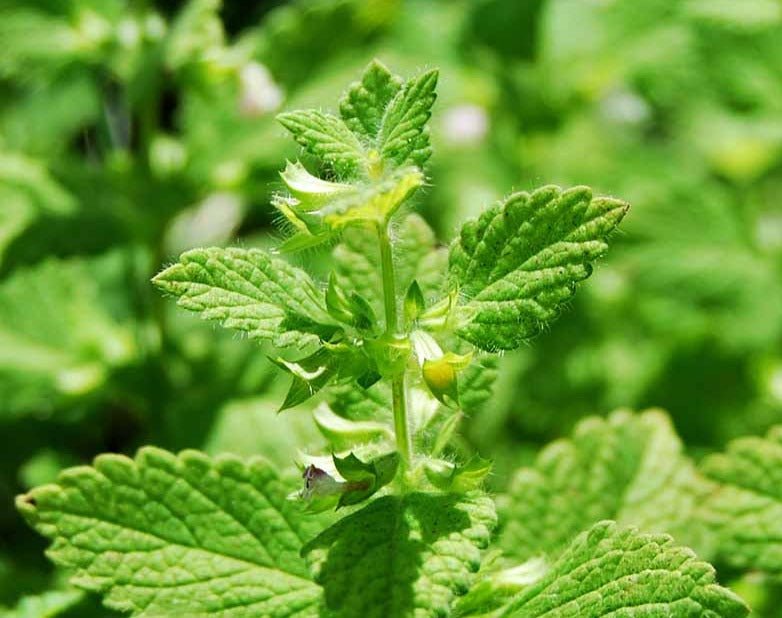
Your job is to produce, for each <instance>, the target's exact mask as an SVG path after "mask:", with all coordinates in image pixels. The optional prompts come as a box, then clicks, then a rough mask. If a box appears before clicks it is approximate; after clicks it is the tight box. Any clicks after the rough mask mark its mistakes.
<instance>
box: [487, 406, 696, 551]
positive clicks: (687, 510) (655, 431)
mask: <svg viewBox="0 0 782 618" xmlns="http://www.w3.org/2000/svg"><path fill="white" fill-rule="evenodd" d="M708 490H709V484H708V483H706V482H705V481H703V480H702V479H701V478H700V477H699V476H698V475H697V473H696V471H695V468H694V466H693V464H692V463H691V462H690V461H689V459H688V458H687V457H686V456H685V455H684V453H683V452H682V444H681V442H680V441H679V439H678V437H677V436H676V434H675V433H674V430H673V428H672V427H671V423H670V420H669V419H668V417H667V416H666V415H665V414H663V413H662V412H659V411H654V410H653V411H649V412H644V413H643V414H638V415H634V414H630V413H628V412H624V411H620V412H615V413H614V414H612V415H611V416H610V417H608V418H607V419H601V418H596V417H593V418H588V419H586V420H584V421H582V422H581V423H579V424H578V425H577V427H576V429H575V431H574V432H573V436H572V438H571V439H569V440H560V441H558V442H554V443H553V444H551V445H549V446H548V447H547V448H545V449H544V450H543V451H542V452H541V453H540V455H538V458H537V460H536V461H535V464H534V466H532V467H530V468H522V469H521V470H519V471H518V472H517V473H516V474H515V475H514V478H513V481H512V482H511V487H510V490H509V492H508V496H507V497H506V498H505V499H504V501H503V504H502V506H501V508H500V516H501V521H503V522H504V529H503V530H502V533H501V536H500V540H499V542H500V545H501V546H502V548H503V549H504V550H505V551H506V552H507V553H508V554H509V555H510V556H512V557H513V558H515V559H519V560H527V559H529V558H532V557H534V556H537V555H540V554H541V553H546V554H550V555H556V554H557V553H558V552H559V551H561V550H562V549H563V548H564V547H565V546H566V545H567V544H568V543H569V542H570V541H571V539H573V537H574V536H575V535H576V534H578V533H579V532H581V531H583V530H586V529H587V528H589V527H590V526H591V525H592V524H594V523H595V522H597V521H600V520H603V519H613V520H616V521H618V522H619V523H620V524H632V525H636V526H639V527H640V528H641V529H643V530H646V531H650V532H667V533H669V534H672V535H673V536H674V537H675V538H676V539H677V541H679V542H682V543H685V544H687V545H690V546H694V547H696V548H698V549H701V548H703V549H706V550H707V549H708V547H707V546H708V544H709V539H708V537H707V536H706V531H705V530H704V529H703V526H701V525H699V523H698V521H697V513H698V509H699V505H700V503H701V501H702V500H703V496H704V494H705V493H707V492H708Z"/></svg>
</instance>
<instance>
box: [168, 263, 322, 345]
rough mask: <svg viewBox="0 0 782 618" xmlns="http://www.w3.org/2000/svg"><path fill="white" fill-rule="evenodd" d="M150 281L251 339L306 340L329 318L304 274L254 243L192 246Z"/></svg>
mask: <svg viewBox="0 0 782 618" xmlns="http://www.w3.org/2000/svg"><path fill="white" fill-rule="evenodd" d="M154 282H155V285H157V286H158V287H159V288H160V289H161V290H163V291H164V292H166V293H168V294H171V295H173V296H176V297H177V298H178V301H177V302H178V304H179V305H180V306H182V307H184V308H185V309H189V310H190V311H195V312H197V313H199V314H201V316H202V317H203V318H204V319H207V320H218V321H220V322H221V323H222V324H223V325H224V326H225V327H226V328H233V329H236V330H240V331H243V332H246V333H248V336H249V337H250V338H251V339H261V340H266V341H273V342H275V343H276V344H277V345H281V346H288V345H297V346H306V345H307V344H308V343H310V342H312V341H313V339H314V338H315V336H316V332H317V331H320V330H325V329H328V328H329V326H330V325H332V324H333V320H332V318H331V317H330V316H329V315H328V313H327V311H326V307H325V305H324V302H323V300H322V299H321V295H320V293H319V291H318V289H317V287H316V286H315V284H314V283H313V282H312V280H311V279H310V278H309V276H308V275H307V274H306V273H305V272H304V271H302V270H300V269H298V268H294V267H292V266H289V265H287V264H286V263H285V262H283V261H282V260H279V259H276V258H274V257H272V256H271V255H269V254H268V253H266V252H265V251H261V250H258V249H249V250H244V249H195V250H193V251H189V252H187V253H184V254H183V255H182V257H181V258H180V262H179V263H178V264H174V265H173V266H171V267H169V268H167V269H166V270H164V271H163V272H161V273H160V274H159V275H157V276H156V277H155V279H154ZM283 336H284V338H283Z"/></svg>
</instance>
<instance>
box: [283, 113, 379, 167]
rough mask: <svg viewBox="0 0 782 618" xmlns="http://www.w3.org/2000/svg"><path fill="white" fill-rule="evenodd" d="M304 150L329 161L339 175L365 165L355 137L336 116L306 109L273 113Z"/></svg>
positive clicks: (362, 153) (361, 149)
mask: <svg viewBox="0 0 782 618" xmlns="http://www.w3.org/2000/svg"><path fill="white" fill-rule="evenodd" d="M277 120H279V122H280V124H282V126H284V127H285V128H286V129H288V131H290V132H291V133H292V134H293V137H294V138H295V139H296V141H297V142H299V144H301V145H302V146H304V148H305V149H306V150H307V152H310V153H311V154H313V155H315V156H316V157H319V158H320V159H322V160H323V161H324V162H325V163H327V164H328V165H330V166H331V167H332V168H333V169H334V171H335V172H336V173H337V174H338V175H339V176H344V177H350V176H353V175H355V174H356V173H357V172H358V171H359V170H361V169H363V167H364V165H365V158H366V156H365V153H364V149H363V147H362V146H361V143H360V142H359V141H358V138H357V137H356V136H355V135H354V134H353V133H352V132H351V130H350V129H349V128H348V127H347V125H346V124H345V123H344V122H343V121H342V120H341V119H340V118H337V117H336V116H332V115H331V114H326V113H324V112H321V111H318V110H314V109H310V110H299V111H293V112H285V113H282V114H279V115H278V116H277Z"/></svg>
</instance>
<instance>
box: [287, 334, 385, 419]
mask: <svg viewBox="0 0 782 618" xmlns="http://www.w3.org/2000/svg"><path fill="white" fill-rule="evenodd" d="M272 362H274V363H275V364H276V365H277V366H278V367H280V368H281V369H283V370H285V371H287V372H288V373H290V374H291V375H292V376H293V382H292V383H291V386H290V389H288V394H287V395H286V397H285V401H284V402H283V404H282V406H280V411H282V410H287V409H288V408H292V407H294V406H297V405H299V404H300V403H303V402H305V401H307V400H308V399H309V398H310V397H312V396H314V395H315V394H317V393H318V391H320V390H321V389H322V388H323V387H325V386H326V385H327V384H329V383H331V382H332V381H338V380H339V381H344V380H350V379H355V380H361V379H362V378H364V377H365V376H367V374H370V375H375V373H376V372H375V371H374V369H373V366H372V363H371V362H369V359H367V357H366V356H365V355H363V354H362V353H361V351H360V350H359V349H354V348H350V347H348V346H346V345H344V344H329V343H327V344H324V346H323V347H321V348H318V350H317V351H315V353H313V354H311V355H310V356H307V357H305V358H302V359H300V360H297V361H287V360H285V359H282V358H276V359H272Z"/></svg>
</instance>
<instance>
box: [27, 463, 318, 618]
mask: <svg viewBox="0 0 782 618" xmlns="http://www.w3.org/2000/svg"><path fill="white" fill-rule="evenodd" d="M288 489H289V488H287V487H285V486H284V484H283V483H282V482H281V481H280V480H279V478H278V477H277V475H276V474H275V473H274V471H273V470H272V469H271V467H270V465H269V464H267V463H265V462H263V461H261V460H253V461H251V462H250V463H249V464H246V465H245V464H243V463H242V462H240V461H239V460H238V459H235V458H231V457H222V458H216V459H210V458H208V457H207V456H205V455H203V454H201V453H197V452H195V451H185V452H183V453H181V454H180V455H179V456H175V455H172V454H171V453H168V452H166V451H162V450H159V449H155V448H144V449H142V450H141V451H139V454H138V455H137V456H136V458H135V460H131V459H128V458H127V457H123V456H120V455H101V456H100V457H98V458H97V459H96V460H95V464H94V467H87V466H82V467H78V468H71V469H69V470H66V471H65V472H63V473H62V474H61V475H60V478H59V481H58V484H56V485H45V486H42V487H39V488H37V489H34V490H33V491H31V492H30V493H28V494H27V495H24V496H20V497H19V498H18V499H17V506H18V508H19V510H20V511H21V512H22V514H23V515H24V516H25V518H26V519H27V520H28V522H29V523H30V524H31V525H33V526H34V527H35V528H36V529H37V530H38V531H39V532H40V533H41V534H43V535H44V536H47V537H49V538H50V539H52V540H53V541H54V542H53V543H52V545H51V547H50V548H49V550H48V555H49V557H50V558H51V559H52V560H54V562H56V563H57V564H58V565H61V566H64V567H69V568H72V569H75V571H76V574H75V576H74V577H73V578H72V583H73V584H75V585H77V586H79V587H81V588H84V589H86V590H92V591H96V592H100V593H102V594H104V595H105V602H106V604H107V605H108V606H110V607H112V608H114V609H118V610H120V611H129V612H132V615H133V616H162V615H190V616H195V615H207V614H209V615H219V616H223V617H225V618H232V617H242V618H244V617H247V618H249V617H255V616H275V617H283V616H314V615H316V614H317V611H316V607H317V604H318V603H319V599H320V595H321V593H320V590H319V588H318V587H317V586H316V585H315V584H314V583H313V582H312V581H311V580H310V578H309V575H308V570H307V566H306V564H305V563H304V561H303V560H302V558H301V557H300V555H299V551H300V549H301V546H302V545H303V543H304V542H306V541H307V540H308V539H310V538H312V537H313V536H314V529H313V527H314V526H317V520H316V519H314V518H312V517H305V516H303V515H302V514H301V513H300V511H299V510H298V509H299V507H298V505H297V504H296V503H293V502H290V501H288V500H287V499H286V495H287V493H288Z"/></svg>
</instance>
